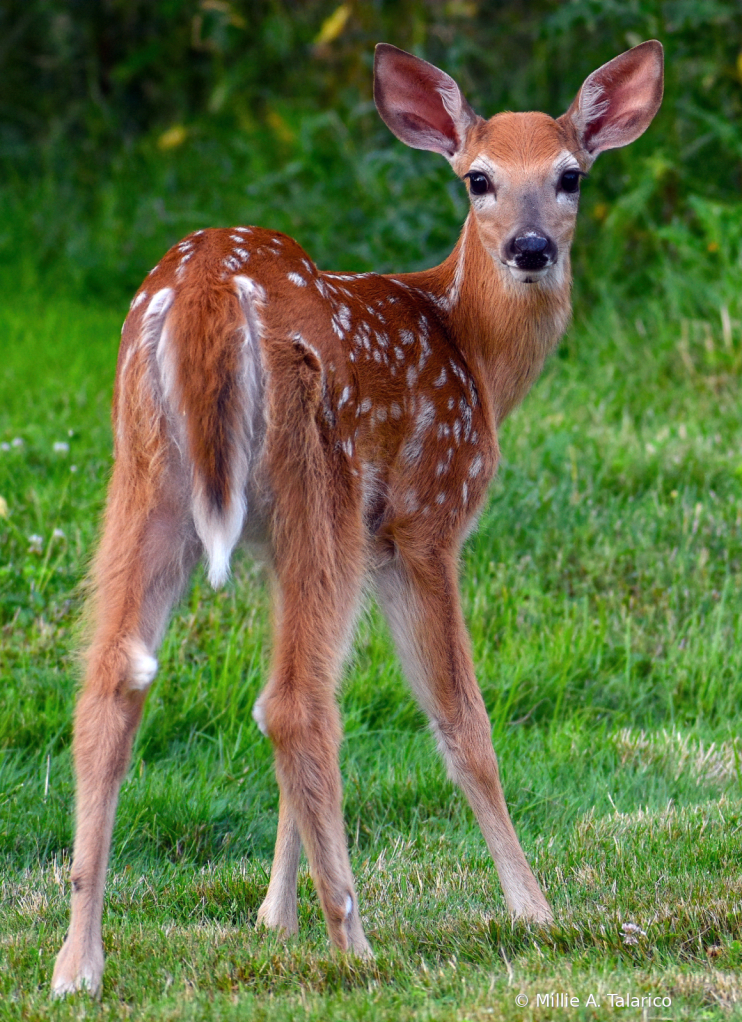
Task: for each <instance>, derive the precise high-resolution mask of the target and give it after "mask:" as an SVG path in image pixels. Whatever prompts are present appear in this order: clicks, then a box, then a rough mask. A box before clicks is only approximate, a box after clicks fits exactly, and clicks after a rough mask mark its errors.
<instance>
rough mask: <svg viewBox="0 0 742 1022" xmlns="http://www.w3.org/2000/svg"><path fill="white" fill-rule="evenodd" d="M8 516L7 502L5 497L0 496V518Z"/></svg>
mask: <svg viewBox="0 0 742 1022" xmlns="http://www.w3.org/2000/svg"><path fill="white" fill-rule="evenodd" d="M7 517H8V502H7V500H6V499H5V497H0V518H7Z"/></svg>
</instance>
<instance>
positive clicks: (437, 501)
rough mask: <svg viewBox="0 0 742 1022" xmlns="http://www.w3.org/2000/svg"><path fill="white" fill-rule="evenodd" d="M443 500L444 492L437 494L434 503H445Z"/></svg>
mask: <svg viewBox="0 0 742 1022" xmlns="http://www.w3.org/2000/svg"><path fill="white" fill-rule="evenodd" d="M445 500H446V494H445V493H439V494H438V496H437V497H436V498H435V502H436V504H443V503H445Z"/></svg>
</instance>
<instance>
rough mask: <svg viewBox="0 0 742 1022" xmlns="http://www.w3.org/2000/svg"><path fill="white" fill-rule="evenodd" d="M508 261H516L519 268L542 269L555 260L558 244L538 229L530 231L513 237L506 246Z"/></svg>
mask: <svg viewBox="0 0 742 1022" xmlns="http://www.w3.org/2000/svg"><path fill="white" fill-rule="evenodd" d="M505 256H506V258H507V260H508V262H514V263H515V265H516V266H517V267H518V269H519V270H542V269H543V268H544V267H545V266H547V265H548V264H549V263H551V262H553V260H554V258H555V256H556V245H555V244H554V242H553V241H552V240H551V238H547V237H546V236H545V235H544V234H539V233H538V231H528V232H527V233H525V234H521V235H519V236H518V237H517V238H511V239H510V241H509V242H508V243H507V245H506V247H505Z"/></svg>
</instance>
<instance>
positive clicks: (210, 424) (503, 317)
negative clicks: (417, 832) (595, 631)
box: [53, 43, 661, 994]
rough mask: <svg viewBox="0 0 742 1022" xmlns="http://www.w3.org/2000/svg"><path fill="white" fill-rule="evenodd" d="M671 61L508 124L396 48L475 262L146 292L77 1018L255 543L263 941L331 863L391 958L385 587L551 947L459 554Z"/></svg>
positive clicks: (164, 267) (118, 421) (348, 908)
mask: <svg viewBox="0 0 742 1022" xmlns="http://www.w3.org/2000/svg"><path fill="white" fill-rule="evenodd" d="M658 46H659V44H649V43H647V44H643V45H642V46H641V47H638V48H637V50H636V51H630V52H631V53H632V54H633V56H631V57H630V58H628V59H627V58H626V57H625V56H624V57H622V58H617V60H618V61H619V66H618V69H617V70H616V69H615V68H613V67H612V64H610V65H607V66H606V68H607V70H606V68H602V69H599V71H598V72H596V73H595V75H594V76H591V78H590V79H588V80H587V82H586V84H585V86H583V91H582V92H581V93H580V97H582V99H580V97H578V100H576V105H575V104H573V108H571V112H570V113H569V114H568V115H565V117H564V118H561V119H560V120H559V121H554V120H552V119H551V118H549V117H547V116H546V115H545V114H501V115H498V116H497V117H494V118H492V119H491V120H490V121H484V120H483V119H482V118H478V117H477V116H476V114H474V113H473V111H472V110H471V108H470V107H469V106H468V104H467V103H466V101H465V100H464V99H463V97H462V96H461V95H460V93H459V92H458V88H457V86H456V85H455V83H454V82H453V81H452V79H450V78H449V77H448V76H447V75H445V74H444V73H443V72H441V71H439V70H438V69H437V68H434V67H432V65H428V64H425V62H423V61H419V60H418V59H417V58H415V57H412V56H410V55H409V54H403V53H402V52H401V51H398V50H395V49H394V47H388V46H381V47H380V48H379V50H378V54H377V72H376V84H377V89H376V97H377V103H378V105H379V110H380V113H381V114H382V116H383V117H384V119H385V120H386V121H387V123H388V124H389V125H390V127H392V130H393V131H395V133H397V134H398V135H399V137H400V138H402V139H403V140H404V141H405V142H407V143H408V144H410V145H415V146H417V147H419V148H429V149H433V150H436V151H438V152H442V153H444V154H445V155H446V156H447V158H449V160H450V162H451V164H452V166H453V167H454V169H455V171H456V172H457V173H458V174H459V175H460V176H462V177H467V176H468V175H470V174H471V173H473V172H475V171H476V170H477V168H479V170H480V171H481V170H482V168H483V169H484V171H485V172H486V173H487V174H490V175H491V176H492V177H493V179H494V180H493V182H491V184H492V188H491V189H490V191H489V192H488V193H487V194H486V195H484V196H477V195H476V194H474V193H473V194H472V211H471V213H470V215H469V217H468V219H467V222H466V224H465V225H464V229H463V231H462V234H461V237H460V239H459V242H458V244H457V245H456V247H455V248H454V250H453V252H452V253H451V255H450V257H449V258H448V259H446V260H445V261H444V262H443V263H442V264H441V265H440V266H437V267H435V268H433V269H431V270H426V271H423V272H419V273H411V274H403V275H401V276H396V277H394V276H382V275H378V274H367V275H363V274H362V275H357V274H356V275H353V274H351V275H344V274H336V273H322V272H320V271H318V270H317V268H316V266H314V264H313V263H312V262H311V260H310V259H309V257H308V256H307V255H306V253H305V252H304V251H303V250H302V249H301V248H300V247H299V245H297V243H296V242H295V241H292V240H291V239H290V238H288V237H286V236H285V235H282V234H277V233H274V232H270V231H266V230H263V229H260V228H234V229H232V230H210V231H198V232H196V233H195V234H192V235H190V236H189V237H188V238H186V239H184V241H182V242H181V243H180V244H179V245H177V246H176V247H175V248H173V249H171V251H170V252H169V253H167V255H166V256H165V258H164V259H163V260H162V262H161V263H160V264H159V266H157V267H155V269H154V270H153V271H152V272H151V273H150V275H149V276H148V278H147V280H146V281H145V282H144V284H143V285H142V287H141V288H140V290H139V292H138V293H137V296H136V298H135V300H134V302H133V303H132V308H131V310H130V313H129V316H128V317H127V321H126V324H125V327H124V331H123V337H122V344H121V351H120V355H119V363H118V372H117V380H116V390H115V397H114V410H113V420H114V430H115V465H114V471H113V477H112V480H111V484H110V487H109V494H108V506H107V511H106V517H105V523H104V529H103V535H102V539H101V543H100V548H99V550H98V554H97V557H96V560H95V565H94V569H93V573H92V585H93V591H94V595H93V597H92V601H91V618H92V636H91V640H90V643H89V648H88V651H87V655H86V673H85V684H84V688H83V691H82V694H81V696H80V699H79V702H78V707H77V713H76V720H75V739H74V756H75V769H76V774H77V832H76V837H75V851H74V862H73V867H72V918H71V922H70V929H69V934H68V936H67V939H66V941H65V943H64V946H63V947H62V950H61V951H60V954H59V957H58V959H57V964H56V968H55V972H54V979H53V989H54V991H55V992H56V993H57V994H64V993H67V992H70V991H73V990H78V989H81V988H84V987H86V988H88V989H90V990H92V991H94V992H95V991H98V990H99V989H100V983H101V977H102V971H103V951H102V943H101V912H102V906H103V892H104V883H105V871H106V863H107V859H108V853H109V848H110V841H111V831H112V827H113V819H114V814H115V810H116V802H117V798H118V793H119V788H120V785H121V781H122V779H123V776H124V773H125V771H126V768H127V764H128V761H129V757H130V753H131V746H132V741H133V737H134V734H135V732H136V728H137V726H138V724H139V720H140V718H141V714H142V708H143V704H144V700H145V695H146V690H147V688H148V686H149V684H150V683H151V681H152V680H153V677H154V674H155V670H156V661H155V660H154V654H155V652H156V650H157V648H158V646H159V643H160V641H161V639H162V635H163V632H164V629H165V626H166V622H167V618H168V615H169V613H170V610H171V608H172V606H173V604H174V602H175V601H176V600H177V598H178V596H179V594H180V592H181V591H182V589H183V587H184V585H185V584H186V581H187V579H188V577H189V575H190V572H191V570H192V568H193V567H194V565H195V564H196V562H197V561H198V559H199V557H201V556H202V555H204V554H205V556H206V559H207V560H208V562H209V569H210V577H211V578H212V580H213V581H214V582H215V584H218V583H219V582H221V581H222V580H223V579H224V577H225V576H226V573H227V570H228V564H229V557H230V555H231V553H232V549H233V547H234V546H235V545H236V544H237V543H238V542H239V541H240V540H241V539H242V540H246V541H247V540H257V541H259V542H261V543H262V544H263V545H264V547H265V549H266V550H267V554H268V558H269V561H270V564H271V567H272V571H273V576H274V589H275V608H276V609H275V628H274V632H275V644H274V652H273V662H272V668H271V676H270V680H269V681H268V684H267V686H266V688H265V690H264V692H263V693H262V695H261V696H260V698H259V700H258V703H257V704H256V709H255V715H256V719H257V721H258V723H259V724H260V726H261V728H262V729H263V730H264V731H265V733H266V734H267V735H268V737H269V738H270V740H271V742H272V743H273V748H274V753H275V763H276V774H277V777H278V781H279V786H280V793H281V794H280V806H279V822H278V836H277V842H276V855H275V859H274V863H273V869H272V871H271V880H270V885H269V888H268V892H267V895H266V898H265V901H264V902H263V905H262V906H261V909H260V911H259V913H258V920H259V921H260V922H261V923H263V924H265V925H267V926H269V927H272V928H274V929H277V930H281V931H284V932H287V933H295V932H296V930H297V928H298V921H297V916H296V879H297V869H298V863H299V852H300V847H301V846H302V845H303V847H304V849H305V851H306V853H307V857H308V860H309V865H310V869H311V872H312V876H313V878H314V882H315V886H316V888H317V892H318V895H319V898H320V902H321V905H322V910H323V912H324V915H325V919H326V921H327V927H328V931H329V934H330V937H331V939H332V941H333V943H334V944H335V945H336V946H337V947H338V948H340V949H343V950H350V951H353V952H355V953H357V954H361V955H368V954H370V948H369V945H368V943H367V941H366V938H365V935H364V932H363V927H362V924H361V918H360V914H359V910H358V902H357V897H356V892H355V886H354V882H353V876H352V873H351V870H350V863H349V858H348V851H347V846H346V841H345V834H344V828H343V819H342V808H341V778H340V771H339V767H338V749H339V745H340V741H341V738H342V728H341V722H340V714H339V710H338V706H337V702H336V689H337V685H338V681H339V678H340V675H341V671H342V666H343V661H344V658H345V656H346V655H347V651H348V649H349V646H350V642H351V638H352V632H353V625H354V620H355V615H356V612H357V608H358V606H359V604H360V602H361V595H362V587H363V585H364V580H366V581H367V582H368V583H369V584H371V585H373V586H374V587H375V590H376V593H377V596H378V600H379V604H380V606H381V607H382V609H383V611H384V613H385V614H386V616H387V619H388V621H389V624H390V627H391V630H392V634H393V636H394V639H395V642H396V645H397V648H398V651H399V654H400V657H401V659H402V661H403V665H404V667H405V670H406V673H407V676H408V678H409V681H410V684H411V686H412V688H413V690H414V692H415V695H416V697H417V699H418V700H419V702H420V704H421V705H422V707H423V708H424V710H425V711H426V712H427V714H428V715H429V717H430V721H431V726H432V728H433V731H434V733H435V735H436V737H437V739H438V742H439V745H440V748H441V751H442V753H443V755H444V757H445V760H446V763H447V765H448V769H449V771H450V773H451V776H452V777H453V778H454V779H455V780H456V781H457V782H458V783H459V784H460V785H461V787H462V789H463V790H464V792H465V794H466V796H467V798H468V799H469V802H470V804H471V806H472V808H473V810H474V813H475V814H476V816H477V819H478V821H479V823H480V826H481V829H482V833H483V835H484V838H485V840H486V842H487V845H488V847H489V849H490V851H491V853H492V856H493V859H494V861H495V864H496V867H497V871H498V874H499V876H500V880H501V882H502V886H503V890H504V893H505V899H506V902H507V905H508V908H509V910H510V911H511V912H512V913H513V914H514V915H515V916H516V917H519V918H522V919H525V920H528V921H532V922H535V923H548V922H549V921H550V920H551V918H552V916H551V910H550V908H549V905H548V903H547V902H546V899H545V898H544V896H543V894H542V893H541V890H540V888H539V885H538V883H537V881H536V879H535V877H534V876H533V874H532V872H531V870H530V868H529V866H528V864H527V862H526V859H525V856H524V855H523V852H522V850H521V848H520V845H519V843H518V839H517V837H516V835H515V832H514V830H513V827H512V824H511V822H510V817H509V815H508V810H507V805H506V803H505V798H504V795H503V791H502V786H501V784H500V779H499V773H498V766H497V760H496V757H495V753H494V750H493V748H492V742H491V738H490V723H489V719H488V716H487V712H486V709H485V706H484V702H483V700H482V696H481V693H480V690H479V687H478V685H477V682H476V678H475V676H474V668H473V664H472V657H471V651H470V647H469V639H468V636H467V632H466V628H465V625H464V620H463V615H462V612H461V606H460V600H459V593H458V580H457V573H458V555H459V550H460V547H461V544H462V542H463V539H464V538H465V536H466V534H467V533H468V531H469V530H470V529H471V528H472V527H473V526H474V524H475V523H476V518H477V515H478V513H479V511H480V509H481V507H482V506H483V503H484V501H485V498H486V494H487V487H488V484H489V482H490V480H491V478H492V476H493V474H494V472H495V470H496V466H497V460H498V456H499V449H498V441H497V428H498V425H499V423H500V422H501V421H502V419H503V418H504V417H505V416H506V415H507V414H508V412H509V411H510V410H511V409H512V408H513V407H514V406H515V405H516V404H517V403H518V402H519V401H520V400H521V399H522V398H523V396H524V395H525V393H526V392H527V391H528V389H529V387H530V386H531V384H532V383H533V381H534V380H535V378H536V377H537V376H538V373H539V372H540V371H541V368H542V366H543V363H544V360H545V358H546V356H547V355H548V353H549V352H550V351H551V350H552V349H553V347H554V346H555V344H556V343H557V341H558V339H559V337H560V335H561V333H562V332H563V330H564V328H565V326H566V324H567V321H568V318H569V311H570V302H569V290H570V267H569V246H570V244H571V240H572V233H573V229H574V221H575V215H576V212H577V201H576V197H575V196H572V197H570V196H569V195H566V194H565V188H564V187H563V185H562V184H561V183H560V182H561V181H562V178H561V176H560V175H561V174H562V173H563V166H567V165H569V166H572V167H577V168H580V169H586V168H587V166H589V164H590V162H591V161H592V159H594V157H595V155H596V154H597V152H598V151H600V146H601V145H605V146H606V147H607V145H608V144H610V145H615V144H626V143H627V142H628V141H631V138H632V137H635V133H636V125H637V124H638V125H640V126H641V124H644V126H645V127H646V124H648V123H649V120H651V114H652V112H653V111H652V110H650V109H649V107H648V110H649V112H647V111H644V112H643V113H642V112H641V111H640V112H639V113H638V114H637V113H636V111H634V113H632V118H633V120H632V122H631V123H632V124H633V127H632V128H631V129H630V130H624V128H623V127H622V125H623V124H624V122H626V121H627V118H626V116H625V110H626V107H627V105H628V107H629V108H631V109H632V110H633V107H631V104H632V103H633V102H634V99H633V97H634V96H635V95H639V96H640V97H644V100H645V101H646V102H647V103H648V104H649V106H650V107H651V102H655V108H656V103H658V91H657V90H658V86H657V82H656V80H654V79H653V78H652V76H653V75H654V76H656V75H657V74H658V68H660V70H661V55H659V51H658V49H657V47H658ZM637 51H639V52H637ZM595 76H597V78H596V77H595ZM650 79H652V80H651V81H650ZM606 82H608V83H609V84H610V87H611V88H613V89H615V90H617V92H616V94H617V97H618V98H611V96H612V94H610V96H609V98H611V103H610V104H609V106H610V114H609V115H606V114H605V113H604V110H603V107H602V106H601V105H600V102H599V100H600V97H601V96H602V95H603V92H602V91H601V90H603V89H604V86H605V83H606ZM632 83H633V84H632ZM606 94H608V93H606ZM442 97H443V98H442ZM596 97H597V99H596ZM647 97H649V99H647ZM652 97H654V98H653V99H652ZM444 99H445V102H444ZM650 101H651V102H650ZM596 111H597V113H596ZM598 117H600V122H599V123H597V120H596V119H597V118H598ZM591 118H592V120H591ZM647 118H648V119H647ZM642 130H643V128H642ZM632 131H633V132H634V134H633V135H632ZM583 137H584V138H588V137H589V138H590V140H591V144H592V146H593V148H592V149H591V150H589V149H587V148H583V147H582V139H583ZM606 140H608V141H607V142H606ZM616 140H618V141H616ZM575 161H576V162H575ZM472 168H474V170H472ZM495 191H496V192H497V195H496V196H495ZM519 231H520V232H526V234H527V233H528V231H530V232H531V236H535V235H537V234H538V232H539V231H541V232H548V234H549V237H551V238H552V239H553V250H554V251H555V252H556V253H557V255H556V257H554V258H553V259H552V262H551V263H549V265H548V266H546V267H544V268H537V269H536V270H532V269H531V268H530V267H529V268H527V270H524V269H523V268H522V267H521V266H520V264H518V265H516V264H515V263H514V262H513V259H512V258H511V256H510V255H509V254H508V252H509V251H510V249H509V248H508V246H509V245H510V243H511V242H512V239H513V238H515V236H516V233H517V232H519ZM524 237H525V235H524ZM549 258H552V257H551V256H550V257H549ZM508 260H510V262H508Z"/></svg>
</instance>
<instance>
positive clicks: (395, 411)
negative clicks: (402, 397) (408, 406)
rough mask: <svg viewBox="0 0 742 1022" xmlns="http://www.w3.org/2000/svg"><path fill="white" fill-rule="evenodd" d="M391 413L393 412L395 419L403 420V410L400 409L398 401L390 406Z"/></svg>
mask: <svg viewBox="0 0 742 1022" xmlns="http://www.w3.org/2000/svg"><path fill="white" fill-rule="evenodd" d="M389 411H390V412H391V414H392V418H393V419H401V418H402V409H401V408H400V406H399V405H398V404H397V402H396V401H392V403H391V405H390V406H389Z"/></svg>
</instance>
